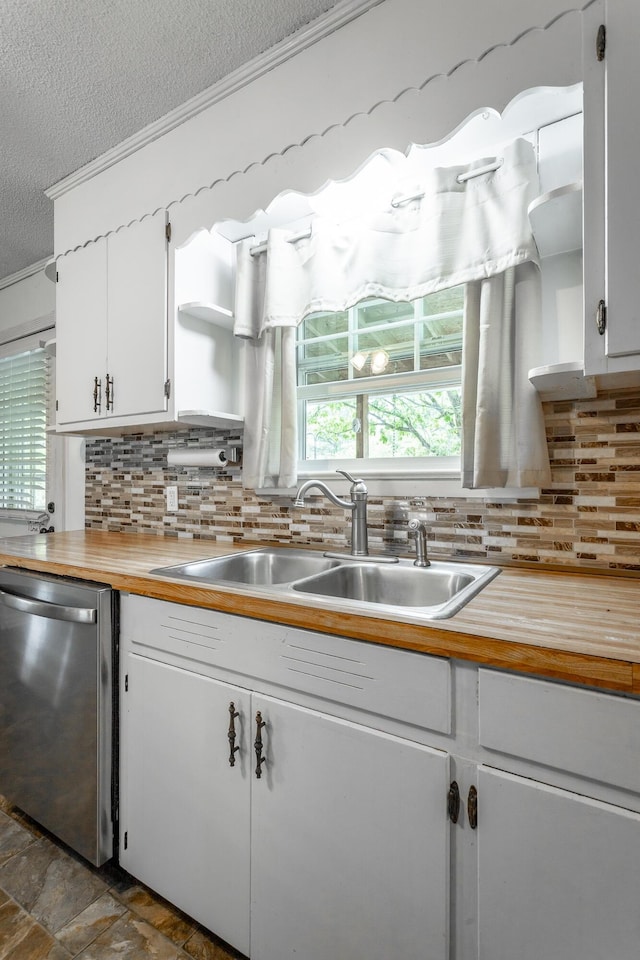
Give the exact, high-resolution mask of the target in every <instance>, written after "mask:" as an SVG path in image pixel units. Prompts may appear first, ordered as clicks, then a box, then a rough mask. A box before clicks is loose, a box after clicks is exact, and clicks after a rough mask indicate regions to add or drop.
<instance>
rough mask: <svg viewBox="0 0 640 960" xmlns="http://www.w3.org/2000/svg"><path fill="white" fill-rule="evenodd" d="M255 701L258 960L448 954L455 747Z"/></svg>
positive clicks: (408, 959) (254, 948) (254, 935)
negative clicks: (259, 756)
mask: <svg viewBox="0 0 640 960" xmlns="http://www.w3.org/2000/svg"><path fill="white" fill-rule="evenodd" d="M253 704H254V706H253V712H254V723H255V713H256V711H257V710H260V711H261V714H262V718H263V720H264V721H265V724H266V725H265V727H264V728H263V729H262V731H261V733H262V738H263V742H264V751H265V757H266V761H265V763H264V764H263V766H262V776H261V778H260V779H257V777H256V775H255V771H254V772H253V773H252V791H251V792H252V817H251V824H252V828H251V829H252V851H251V866H252V884H251V957H252V960H285V958H287V957H296V958H298V957H299V958H304V960H327V958H328V957H336V958H337V957H344V958H347V957H348V958H349V960H390V958H392V957H398V958H400V957H401V958H402V960H418V958H419V960H444V958H446V957H447V955H448V884H449V879H448V857H449V853H448V848H449V829H448V822H447V819H446V800H445V798H446V791H447V787H448V779H447V778H448V769H449V761H448V756H447V755H446V754H444V753H442V752H439V751H435V750H430V749H428V748H426V747H423V746H420V745H418V744H415V743H412V742H409V741H405V740H401V739H398V738H396V737H392V736H387V735H386V734H384V733H380V732H377V731H374V730H370V729H367V728H365V727H360V726H358V725H356V724H353V723H349V722H346V721H341V720H337V719H334V718H332V717H328V716H325V715H324V714H321V713H316V712H314V711H310V710H307V709H304V708H301V707H297V706H293V705H291V704H287V703H283V702H282V701H279V700H274V699H270V698H268V697H256V696H254V698H253ZM254 736H255V730H254Z"/></svg>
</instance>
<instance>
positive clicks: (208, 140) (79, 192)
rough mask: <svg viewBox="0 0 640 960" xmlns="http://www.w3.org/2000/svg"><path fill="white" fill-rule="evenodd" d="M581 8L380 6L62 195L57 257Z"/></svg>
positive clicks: (411, 1) (564, 2)
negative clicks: (532, 29)
mask: <svg viewBox="0 0 640 960" xmlns="http://www.w3.org/2000/svg"><path fill="white" fill-rule="evenodd" d="M582 5H583V4H582V3H581V2H578V3H574V4H573V5H572V4H571V0H536V2H535V4H531V3H530V2H529V0H513V2H511V3H508V4H504V3H502V2H501V0H485V2H484V3H477V2H476V0H450V2H449V3H448V4H442V2H441V0H383V2H382V3H380V4H379V5H378V6H376V7H374V8H372V9H371V10H369V11H368V12H367V13H365V14H363V15H361V16H360V17H359V18H358V19H356V20H354V21H352V22H351V23H349V24H347V25H346V26H344V27H342V28H341V29H340V30H337V31H335V32H334V33H333V34H331V35H330V36H327V37H325V38H324V39H322V40H320V41H318V42H317V43H315V44H314V45H313V46H311V47H309V48H308V49H306V50H303V51H302V52H300V53H298V54H297V55H296V56H294V57H293V58H291V59H290V60H288V61H287V62H285V63H283V64H281V65H280V66H278V67H275V68H274V69H273V70H271V71H270V72H269V73H267V74H265V75H264V76H262V77H260V78H258V79H256V80H254V81H252V82H251V83H250V84H248V85H247V86H245V87H243V88H242V89H240V90H238V91H237V92H235V93H233V94H232V95H230V96H229V97H227V98H226V99H224V100H222V101H220V102H218V103H215V104H213V105H212V106H210V107H209V108H207V109H206V110H205V111H203V112H202V113H200V114H198V115H197V116H195V117H193V118H192V119H190V120H188V121H186V122H184V123H183V124H182V125H181V126H179V127H177V128H176V129H174V130H171V131H170V132H168V133H166V134H165V135H164V136H161V137H159V138H158V139H157V140H155V141H153V142H152V143H150V144H148V145H147V146H145V147H143V148H141V149H140V150H138V151H137V152H135V153H133V154H132V155H131V156H128V157H126V158H125V159H123V160H121V161H120V162H118V163H117V164H115V165H114V166H112V167H110V168H109V169H107V170H105V171H103V172H102V173H99V174H97V175H96V176H95V177H94V178H93V179H91V180H89V181H87V182H85V183H81V184H80V185H78V186H76V187H75V188H74V189H73V190H71V191H69V192H68V193H65V194H63V195H62V196H60V197H59V198H58V199H57V200H56V201H55V252H56V256H58V255H61V254H63V253H65V252H66V251H68V250H70V249H73V248H74V247H77V246H79V245H81V244H83V243H86V242H87V241H88V240H91V239H93V238H94V237H96V236H98V235H100V234H104V233H106V232H108V231H109V230H113V229H116V228H117V227H118V226H121V225H122V224H125V223H128V222H130V221H131V220H133V219H138V218H140V217H141V216H143V215H145V214H149V213H152V212H153V211H154V210H156V209H158V208H160V207H166V206H168V205H169V204H171V203H172V202H176V201H179V200H180V199H181V198H183V197H184V196H185V195H187V194H190V193H194V192H195V191H197V190H198V189H200V188H201V187H203V186H205V185H209V184H211V183H212V182H214V181H215V180H217V179H219V178H223V179H224V178H227V177H229V176H230V175H231V174H233V173H234V172H235V171H239V170H246V169H247V167H249V166H251V165H252V164H257V165H261V164H265V162H267V163H268V161H267V158H268V157H269V156H270V155H271V154H279V153H282V152H283V151H285V150H286V149H287V148H288V147H290V146H291V145H295V144H300V143H302V142H304V141H305V140H306V139H307V138H308V137H310V136H311V135H314V134H315V135H319V134H322V133H323V132H324V131H325V130H326V129H327V128H328V127H331V126H332V125H342V124H343V123H345V121H347V120H348V119H349V118H350V117H352V116H353V115H354V114H359V113H362V112H366V111H368V110H369V109H370V108H371V106H372V105H373V104H375V103H377V102H379V101H382V100H389V99H393V98H395V97H396V96H397V95H398V94H399V93H400V92H401V91H402V90H404V89H406V88H408V87H414V86H420V85H422V84H424V82H425V81H426V80H428V79H429V78H431V77H433V76H435V75H437V74H440V73H443V72H445V73H447V72H449V71H451V70H452V69H453V68H455V67H456V66H457V65H458V64H460V63H461V62H463V61H465V60H468V59H472V60H473V59H477V58H479V57H481V56H482V55H483V54H484V53H485V52H486V51H487V50H488V49H489V48H490V47H493V46H495V45H499V44H505V43H506V44H510V43H512V42H513V41H514V40H515V39H516V38H517V37H518V36H519V35H520V34H522V33H523V32H524V31H526V30H528V29H530V28H534V27H541V26H544V25H545V24H547V23H548V22H549V21H550V20H552V19H553V18H554V17H555V16H556V15H557V14H559V13H561V12H563V11H565V10H567V9H576V8H580V7H581V6H582ZM290 152H291V151H290ZM293 153H295V150H294V151H293Z"/></svg>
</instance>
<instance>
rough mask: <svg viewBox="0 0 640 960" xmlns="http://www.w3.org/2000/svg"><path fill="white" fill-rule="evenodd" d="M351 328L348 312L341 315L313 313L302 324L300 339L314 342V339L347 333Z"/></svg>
mask: <svg viewBox="0 0 640 960" xmlns="http://www.w3.org/2000/svg"><path fill="white" fill-rule="evenodd" d="M348 328H349V315H348V313H347V311H346V310H345V311H343V312H341V313H313V314H312V315H311V316H310V317H306V319H305V320H303V321H302V323H301V324H300V327H299V330H300V337H301V338H302V339H303V340H312V339H313V338H314V337H326V336H328V335H329V334H336V333H346V332H347V330H348Z"/></svg>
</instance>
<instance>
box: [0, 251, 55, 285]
mask: <svg viewBox="0 0 640 960" xmlns="http://www.w3.org/2000/svg"><path fill="white" fill-rule="evenodd" d="M50 259H51V258H50V257H45V258H44V260H38V261H37V262H36V263H32V264H31V266H29V267H23V268H22V270H18V271H17V273H12V274H11V275H10V276H8V277H4V278H3V279H2V280H0V290H4V288H5V287H10V286H11V285H12V284H14V283H19V282H20V281H21V280H26V279H27V278H28V277H33V276H34V274H36V273H40V271H41V270H44V268H45V266H46V265H47V263H49V260H50Z"/></svg>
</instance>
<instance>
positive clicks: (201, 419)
mask: <svg viewBox="0 0 640 960" xmlns="http://www.w3.org/2000/svg"><path fill="white" fill-rule="evenodd" d="M177 418H178V423H180V424H184V425H186V426H190V427H228V426H232V427H233V426H236V427H242V426H244V417H240V416H238V415H237V414H235V413H222V412H221V411H219V410H178V414H177Z"/></svg>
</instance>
